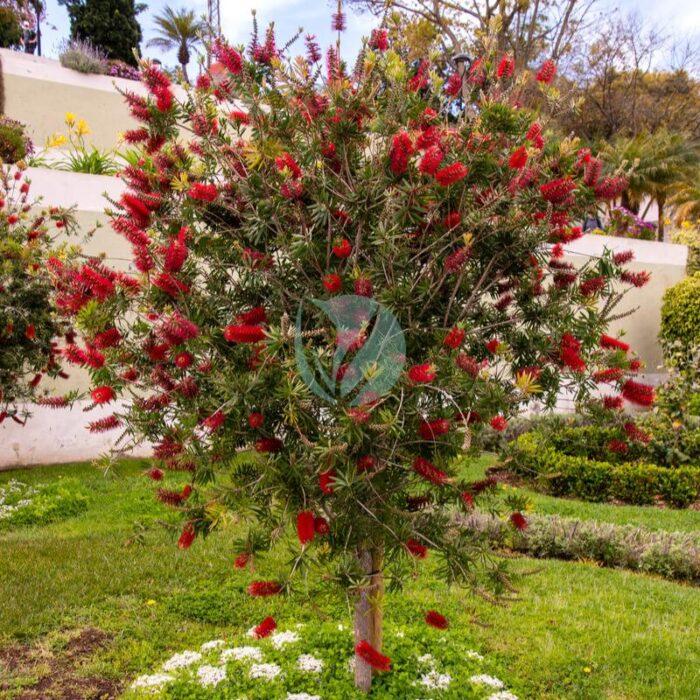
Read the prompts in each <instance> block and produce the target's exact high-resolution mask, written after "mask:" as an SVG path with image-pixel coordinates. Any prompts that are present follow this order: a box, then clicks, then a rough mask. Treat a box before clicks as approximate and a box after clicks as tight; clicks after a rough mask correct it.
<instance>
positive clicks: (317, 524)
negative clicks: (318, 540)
mask: <svg viewBox="0 0 700 700" xmlns="http://www.w3.org/2000/svg"><path fill="white" fill-rule="evenodd" d="M314 531H315V532H316V534H317V535H322V536H323V535H327V534H328V533H329V532H330V531H331V528H330V526H329V525H328V521H327V520H326V519H325V518H323V517H321V516H320V515H318V516H316V517H315V518H314Z"/></svg>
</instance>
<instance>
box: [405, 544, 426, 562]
mask: <svg viewBox="0 0 700 700" xmlns="http://www.w3.org/2000/svg"><path fill="white" fill-rule="evenodd" d="M406 549H407V550H408V551H409V553H410V554H411V555H412V556H414V557H415V558H416V559H425V558H426V557H427V556H428V548H427V547H426V546H425V545H423V544H421V543H420V542H418V540H414V539H410V540H408V541H407V542H406Z"/></svg>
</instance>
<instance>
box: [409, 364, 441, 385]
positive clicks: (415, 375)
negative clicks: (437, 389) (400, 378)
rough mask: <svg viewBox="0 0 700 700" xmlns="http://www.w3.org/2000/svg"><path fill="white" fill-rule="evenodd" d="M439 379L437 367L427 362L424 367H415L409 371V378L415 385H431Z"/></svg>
mask: <svg viewBox="0 0 700 700" xmlns="http://www.w3.org/2000/svg"><path fill="white" fill-rule="evenodd" d="M436 377H437V372H436V371H435V366H434V365H432V364H430V363H429V362H426V363H425V364H422V365H414V366H413V367H411V368H410V369H409V370H408V378H409V379H410V380H411V381H412V382H413V383H414V384H429V383H430V382H432V381H434V379H435V378H436Z"/></svg>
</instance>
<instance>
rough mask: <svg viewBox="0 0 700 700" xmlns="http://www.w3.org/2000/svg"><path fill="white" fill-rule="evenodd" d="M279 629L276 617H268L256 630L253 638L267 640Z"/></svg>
mask: <svg viewBox="0 0 700 700" xmlns="http://www.w3.org/2000/svg"><path fill="white" fill-rule="evenodd" d="M276 629H277V623H276V622H275V618H274V617H266V618H265V619H264V620H263V621H262V622H261V623H260V624H259V625H258V626H257V627H256V628H255V629H254V630H253V637H254V638H255V639H265V637H269V636H270V635H271V634H272V633H273V632H274V631H275V630H276Z"/></svg>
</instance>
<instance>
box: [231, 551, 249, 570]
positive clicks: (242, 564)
mask: <svg viewBox="0 0 700 700" xmlns="http://www.w3.org/2000/svg"><path fill="white" fill-rule="evenodd" d="M249 561H250V554H248V552H242V553H241V554H239V555H238V556H237V557H236V558H235V559H234V560H233V567H234V568H235V569H245V568H246V566H248V562H249Z"/></svg>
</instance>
